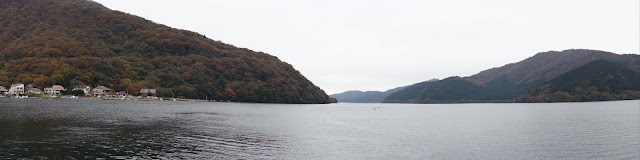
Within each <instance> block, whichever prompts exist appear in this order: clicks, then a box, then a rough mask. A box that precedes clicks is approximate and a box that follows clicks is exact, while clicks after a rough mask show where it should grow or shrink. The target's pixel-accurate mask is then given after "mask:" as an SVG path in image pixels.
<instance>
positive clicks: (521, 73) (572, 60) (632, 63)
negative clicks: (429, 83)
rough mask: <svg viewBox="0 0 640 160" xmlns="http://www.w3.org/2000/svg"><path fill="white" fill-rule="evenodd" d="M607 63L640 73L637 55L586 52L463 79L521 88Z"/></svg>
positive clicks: (548, 55) (553, 54)
mask: <svg viewBox="0 0 640 160" xmlns="http://www.w3.org/2000/svg"><path fill="white" fill-rule="evenodd" d="M599 59H603V60H608V61H612V62H617V63H621V64H625V65H627V66H629V67H631V68H634V69H640V56H639V55H637V54H623V55H619V54H615V53H611V52H605V51H598V50H585V49H570V50H564V51H560V52H558V51H549V52H542V53H538V54H536V55H534V56H533V57H530V58H527V59H525V60H522V61H520V62H517V63H511V64H507V65H504V66H502V67H498V68H492V69H488V70H485V71H482V72H480V73H478V74H475V75H472V76H469V77H465V78H464V79H465V80H467V81H470V82H473V83H476V84H478V85H484V84H486V83H488V82H490V81H493V80H495V79H498V78H505V80H507V81H508V82H511V83H515V84H521V83H531V82H536V81H540V80H542V81H549V80H551V79H553V78H555V77H557V76H559V75H561V74H564V73H566V72H569V71H571V70H573V69H575V68H578V67H580V66H582V65H585V64H587V63H589V62H591V61H594V60H599Z"/></svg>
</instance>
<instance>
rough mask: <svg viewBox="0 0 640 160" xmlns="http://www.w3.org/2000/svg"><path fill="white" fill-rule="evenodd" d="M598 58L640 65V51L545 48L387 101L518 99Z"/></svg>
mask: <svg viewBox="0 0 640 160" xmlns="http://www.w3.org/2000/svg"><path fill="white" fill-rule="evenodd" d="M596 60H607V61H611V62H614V63H617V64H620V65H623V66H625V67H628V68H630V69H635V70H638V69H639V68H640V55H637V54H622V55H619V54H615V53H611V52H605V51H597V50H584V49H570V50H564V51H560V52H558V51H549V52H541V53H538V54H536V55H534V56H532V57H529V58H527V59H525V60H522V61H519V62H516V63H510V64H507V65H504V66H502V67H496V68H492V69H488V70H484V71H481V72H479V73H478V74H474V75H472V76H468V77H456V76H454V77H450V78H447V79H444V80H442V81H439V82H438V83H419V84H417V85H414V86H411V87H408V88H406V89H404V90H401V91H398V92H396V93H394V94H391V95H390V96H388V97H387V98H385V100H384V101H383V102H385V103H466V102H514V101H515V100H516V98H518V97H520V96H522V95H524V94H526V93H527V92H529V91H530V90H531V89H533V88H535V87H538V86H539V85H543V84H544V83H546V82H548V81H550V80H552V79H554V78H557V77H558V76H560V75H563V74H565V73H567V72H570V71H572V70H574V69H576V68H579V67H581V66H584V65H586V64H588V63H590V62H593V61H596ZM453 84H455V85H453ZM458 91H465V92H463V93H459V92H458Z"/></svg>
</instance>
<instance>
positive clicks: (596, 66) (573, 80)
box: [517, 60, 640, 102]
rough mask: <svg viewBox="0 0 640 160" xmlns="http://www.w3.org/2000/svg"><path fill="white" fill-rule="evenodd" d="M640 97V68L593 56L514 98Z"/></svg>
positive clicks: (524, 100)
mask: <svg viewBox="0 0 640 160" xmlns="http://www.w3.org/2000/svg"><path fill="white" fill-rule="evenodd" d="M629 99H640V72H639V71H638V70H634V69H631V68H628V67H627V66H624V65H621V64H618V63H615V62H610V61H606V60H597V61H593V62H591V63H588V64H586V65H584V66H581V67H578V68H577V69H575V70H572V71H570V72H567V73H565V74H563V75H560V76H558V77H556V78H554V79H552V80H551V81H549V82H547V83H546V84H544V85H542V86H539V87H536V88H534V89H532V90H531V91H530V92H528V93H527V94H526V95H523V96H520V97H518V99H517V102H571V101H605V100H629Z"/></svg>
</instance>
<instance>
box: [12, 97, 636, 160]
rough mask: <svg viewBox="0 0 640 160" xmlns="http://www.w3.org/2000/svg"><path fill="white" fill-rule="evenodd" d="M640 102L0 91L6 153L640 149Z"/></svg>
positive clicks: (117, 155)
mask: <svg viewBox="0 0 640 160" xmlns="http://www.w3.org/2000/svg"><path fill="white" fill-rule="evenodd" d="M377 107H380V108H379V109H375V110H374V109H373V108H377ZM639 107H640V101H618V102H597V103H562V104H452V105H408V104H404V105H399V104H332V105H277V104H237V103H207V102H153V101H152V102H140V101H90V100H33V99H0V128H1V129H0V159H7V158H8V159H16V158H31V159H42V158H48V159H96V158H108V159H132V158H143V159H180V158H182V159H216V158H217V159H371V158H375V159H638V158H640V155H639V153H638V151H640V119H639V117H640V115H639V113H640V111H639Z"/></svg>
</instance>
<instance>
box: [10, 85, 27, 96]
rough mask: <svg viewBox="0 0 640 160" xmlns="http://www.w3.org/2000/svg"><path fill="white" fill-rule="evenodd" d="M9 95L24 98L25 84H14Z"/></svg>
mask: <svg viewBox="0 0 640 160" xmlns="http://www.w3.org/2000/svg"><path fill="white" fill-rule="evenodd" d="M9 94H10V95H12V96H23V95H24V84H22V83H17V84H12V85H11V88H9Z"/></svg>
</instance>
